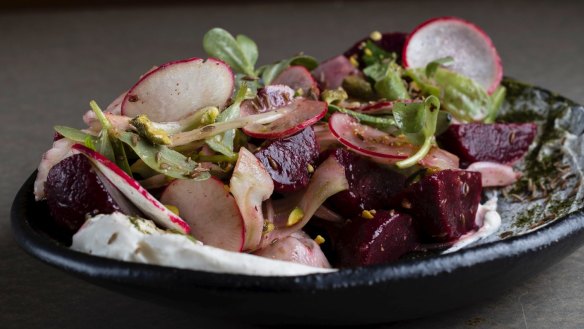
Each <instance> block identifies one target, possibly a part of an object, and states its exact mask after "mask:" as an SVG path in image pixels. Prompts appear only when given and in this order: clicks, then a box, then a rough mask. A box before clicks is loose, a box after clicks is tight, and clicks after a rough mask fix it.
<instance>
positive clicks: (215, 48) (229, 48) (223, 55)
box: [203, 27, 257, 77]
mask: <svg viewBox="0 0 584 329" xmlns="http://www.w3.org/2000/svg"><path fill="white" fill-rule="evenodd" d="M245 42H246V41H242V43H245ZM244 47H245V48H246V51H248V54H250V55H252V56H253V50H252V51H251V52H250V48H251V46H250V44H249V43H248V44H246V45H245V46H244ZM203 48H204V49H205V52H206V53H207V54H208V55H209V56H211V57H216V58H219V59H221V60H223V61H225V62H226V63H227V64H229V66H231V68H232V69H233V70H235V71H237V72H240V73H244V74H246V75H248V76H250V77H256V75H255V72H254V68H253V64H252V62H251V59H253V58H251V59H250V58H248V57H247V56H246V53H245V52H244V50H243V49H242V48H241V46H240V44H239V43H238V42H237V40H235V38H234V37H233V36H232V35H231V34H230V33H229V32H227V31H225V30H224V29H222V28H218V27H216V28H213V29H211V30H209V31H208V32H207V33H205V36H204V37H203ZM256 49H257V48H256ZM256 59H257V56H256Z"/></svg>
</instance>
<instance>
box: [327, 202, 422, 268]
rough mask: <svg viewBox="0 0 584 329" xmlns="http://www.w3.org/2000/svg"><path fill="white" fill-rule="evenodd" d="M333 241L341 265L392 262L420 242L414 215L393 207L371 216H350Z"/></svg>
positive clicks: (351, 265) (350, 265) (416, 246)
mask: <svg viewBox="0 0 584 329" xmlns="http://www.w3.org/2000/svg"><path fill="white" fill-rule="evenodd" d="M333 243H334V250H335V255H336V258H337V260H338V262H339V264H337V265H338V266H342V267H354V266H367V265H376V264H384V263H389V262H392V261H395V260H397V259H399V258H400V257H402V256H403V255H405V254H407V253H409V252H411V251H414V250H416V249H418V247H419V245H420V241H419V239H418V234H417V233H416V230H415V228H414V223H413V219H412V217H410V216H409V215H406V214H403V213H399V212H397V211H394V210H391V211H386V210H378V211H377V212H376V213H375V215H374V217H373V218H371V219H365V218H361V217H355V218H353V219H350V220H349V221H348V222H347V223H346V224H345V225H344V226H343V227H342V228H341V229H340V232H339V234H338V235H337V237H336V239H335V240H334V242H333Z"/></svg>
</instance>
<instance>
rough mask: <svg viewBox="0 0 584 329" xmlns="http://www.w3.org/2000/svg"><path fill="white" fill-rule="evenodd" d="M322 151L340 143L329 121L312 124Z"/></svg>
mask: <svg viewBox="0 0 584 329" xmlns="http://www.w3.org/2000/svg"><path fill="white" fill-rule="evenodd" d="M312 128H313V129H314V135H315V136H316V142H317V143H318V146H319V149H320V152H323V151H325V150H327V149H329V148H331V147H334V146H337V145H340V143H339V140H338V139H337V138H336V137H335V135H333V134H332V133H331V130H330V129H329V126H328V123H327V122H318V123H316V124H314V125H313V126H312Z"/></svg>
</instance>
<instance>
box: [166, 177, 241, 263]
mask: <svg viewBox="0 0 584 329" xmlns="http://www.w3.org/2000/svg"><path fill="white" fill-rule="evenodd" d="M160 202H162V203H163V204H166V205H172V206H175V207H177V208H178V210H179V214H180V216H181V218H182V219H184V220H185V221H186V222H187V223H189V225H190V226H191V235H192V236H194V237H195V238H197V240H199V241H201V242H203V243H204V244H206V245H210V246H213V247H217V248H221V249H224V250H231V251H241V250H242V249H243V242H244V239H245V230H244V226H243V218H242V217H241V214H240V213H239V208H237V203H236V202H235V199H234V198H233V196H232V195H231V194H229V191H228V190H227V189H226V188H225V185H224V184H223V182H221V181H220V180H218V179H216V178H210V179H207V180H204V181H195V180H190V179H189V180H186V179H179V180H175V181H174V182H172V183H171V184H170V185H169V186H168V187H167V188H166V189H165V190H164V192H162V195H161V196H160Z"/></svg>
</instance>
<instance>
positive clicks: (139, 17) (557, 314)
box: [0, 0, 584, 329]
mask: <svg viewBox="0 0 584 329" xmlns="http://www.w3.org/2000/svg"><path fill="white" fill-rule="evenodd" d="M583 13H584V2H582V1H550V2H547V3H546V2H538V1H504V2H501V1H489V2H486V1H485V2H480V3H478V2H477V3H475V2H472V3H471V2H470V1H448V0H444V1H435V2H429V1H403V2H400V1H386V2H343V1H331V2H318V1H304V2H301V3H298V4H293V3H291V2H290V3H277V2H275V3H272V4H269V3H262V2H254V3H251V4H243V3H241V4H238V3H237V2H231V3H230V4H229V5H225V6H219V5H211V4H209V5H197V6H185V5H181V6H173V7H164V8H163V7H153V6H149V7H139V6H127V7H122V8H108V7H106V8H99V9H92V8H81V9H67V10H52V11H36V12H34V11H33V12H31V11H29V12H25V11H20V12H3V13H2V12H0V136H1V137H0V140H2V141H4V143H2V147H1V148H0V159H1V160H0V169H1V170H0V172H2V173H3V174H2V178H1V179H0V202H1V203H0V205H1V209H3V210H2V216H1V217H0V328H62V329H65V328H87V329H89V328H105V327H107V328H109V329H114V328H125V327H127V326H131V327H133V328H142V329H147V328H207V327H231V326H234V325H233V324H228V323H225V322H223V321H221V320H220V319H205V318H203V317H201V314H200V313H199V312H197V310H196V309H194V310H192V313H191V314H184V313H178V312H177V311H172V310H168V309H165V308H163V307H159V306H154V305H151V304H149V303H146V302H143V301H140V300H135V299H131V298H128V297H125V296H122V295H120V294H117V293H115V292H111V291H107V290H104V289H102V288H99V287H96V286H93V285H91V284H88V283H86V282H84V281H81V280H79V279H76V278H73V277H71V276H69V275H68V274H66V273H64V272H61V271H59V270H56V269H53V268H51V267H49V266H47V265H44V264H43V263H41V262H39V261H37V260H35V259H33V258H31V257H29V256H28V255H26V254H25V253H24V252H23V251H21V250H20V249H19V248H18V246H17V245H16V244H15V242H14V240H13V238H12V236H11V232H10V224H9V209H10V205H11V203H12V198H13V197H14V195H15V193H16V191H17V189H18V187H19V186H20V185H21V184H22V182H24V180H25V179H26V177H27V176H28V175H29V174H30V173H31V172H32V171H33V170H34V169H35V168H36V166H37V164H38V161H39V159H40V156H41V154H42V153H43V152H44V151H45V150H46V149H47V148H48V147H49V146H50V144H51V136H52V126H53V125H55V124H65V125H71V126H78V127H80V126H81V124H82V121H81V114H82V113H83V112H84V111H85V110H87V109H88V102H89V100H91V99H95V100H97V101H98V103H100V104H103V105H104V106H105V105H107V103H109V102H110V101H111V100H112V99H113V98H115V97H116V96H117V95H118V94H119V93H120V92H122V91H123V90H124V89H126V88H128V87H129V86H130V85H132V84H133V83H134V82H135V80H136V78H137V77H138V76H139V75H140V74H141V73H143V72H144V71H146V70H148V69H149V68H150V67H151V66H153V65H155V64H160V63H163V62H166V61H170V60H174V59H180V58H187V57H193V56H202V55H203V52H202V48H201V39H202V35H203V33H204V32H205V31H207V30H208V29H209V28H210V27H213V26H223V27H225V28H227V29H228V30H230V31H233V32H235V33H243V34H247V35H249V36H251V37H252V38H254V39H255V40H256V41H257V43H258V45H259V47H260V62H261V63H268V62H271V61H273V60H276V59H279V58H284V57H287V56H290V55H292V54H294V53H295V52H297V51H299V50H302V51H304V52H305V53H307V54H311V55H314V56H316V57H317V58H319V59H325V58H327V57H330V56H333V55H335V54H337V53H339V52H341V51H343V50H344V49H345V48H346V47H348V46H349V45H350V44H351V43H352V42H353V41H355V40H357V39H359V38H360V37H362V36H365V35H367V34H369V32H371V31H373V30H381V31H392V30H401V31H409V30H410V29H411V28H413V27H414V26H415V25H416V24H417V23H420V22H421V21H423V20H424V19H427V18H429V17H432V16H442V15H454V16H461V17H464V18H466V19H468V20H471V21H473V22H476V23H477V24H478V25H480V26H482V27H483V28H484V29H485V30H486V31H487V33H488V34H489V35H490V36H491V37H492V39H493V41H494V43H495V44H496V46H497V48H498V50H499V52H500V55H501V57H502V59H503V63H504V68H505V74H506V75H508V76H512V77H515V78H518V79H521V80H523V81H527V82H531V83H533V84H536V85H540V86H543V87H546V88H549V89H551V90H554V91H557V92H558V93H560V94H563V95H565V96H567V97H569V98H572V99H574V100H575V101H577V102H579V103H584V37H583V35H584V21H583V18H582V14H583ZM583 297H584V249H580V250H579V251H577V252H576V253H574V254H572V255H571V256H569V257H568V258H566V259H564V260H563V261H561V262H560V263H558V264H557V265H555V266H553V267H551V268H549V269H548V270H546V271H545V272H543V273H541V274H539V275H537V276H534V277H532V278H530V279H529V280H527V281H526V282H524V283H522V284H521V285H519V286H517V287H515V288H514V289H512V290H510V291H508V292H507V293H506V294H504V295H501V296H499V297H498V298H496V299H493V300H486V301H484V302H482V303H480V304H477V305H469V306H468V307H466V308H464V309H460V310H456V311H452V312H449V313H445V314H441V315H438V316H434V317H431V318H425V319H418V320H412V321H408V322H403V323H397V324H387V325H384V326H380V327H383V328H396V329H397V328H400V329H402V328H584V298H583ZM194 298H196V297H194ZM239 327H245V326H244V325H240V326H239Z"/></svg>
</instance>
